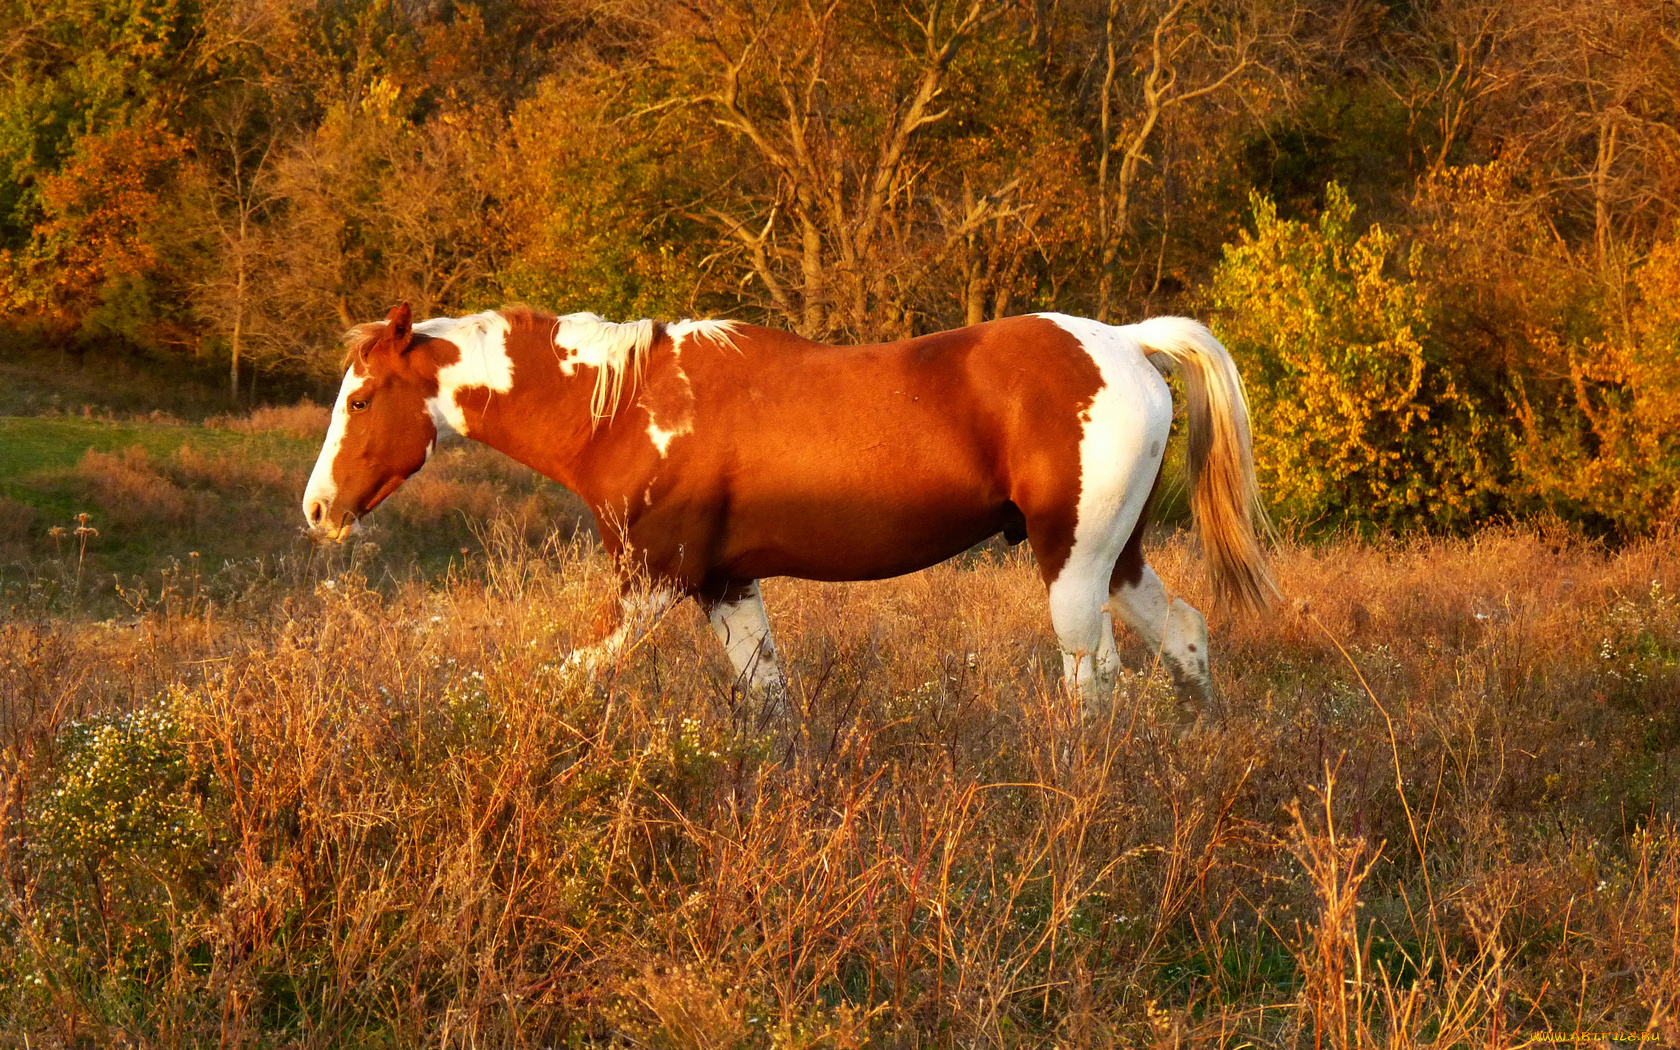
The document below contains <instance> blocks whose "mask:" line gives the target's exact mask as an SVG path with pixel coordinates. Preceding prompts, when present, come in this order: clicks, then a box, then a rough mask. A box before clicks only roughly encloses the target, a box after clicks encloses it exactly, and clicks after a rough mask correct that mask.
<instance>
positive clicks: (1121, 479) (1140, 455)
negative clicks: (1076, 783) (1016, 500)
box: [1038, 314, 1172, 698]
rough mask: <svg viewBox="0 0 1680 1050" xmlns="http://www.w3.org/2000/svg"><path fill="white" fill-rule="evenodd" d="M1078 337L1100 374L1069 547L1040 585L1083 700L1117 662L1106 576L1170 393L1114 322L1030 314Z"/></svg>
mask: <svg viewBox="0 0 1680 1050" xmlns="http://www.w3.org/2000/svg"><path fill="white" fill-rule="evenodd" d="M1038 316H1040V317H1043V318H1045V319H1046V320H1048V321H1051V322H1053V323H1054V324H1056V325H1057V326H1058V327H1059V328H1061V329H1063V330H1064V331H1066V332H1068V333H1069V334H1070V335H1072V336H1073V337H1074V338H1075V339H1077V340H1078V341H1079V344H1080V346H1081V347H1082V348H1083V349H1084V350H1085V352H1086V353H1087V354H1088V355H1090V358H1091V360H1092V362H1093V363H1095V364H1096V366H1097V370H1098V372H1099V374H1100V375H1101V377H1102V386H1101V387H1100V388H1099V389H1098V390H1097V392H1096V394H1095V395H1094V396H1093V397H1092V399H1091V403H1090V404H1089V405H1088V406H1087V407H1086V409H1085V411H1084V412H1083V413H1081V415H1080V417H1079V418H1080V424H1081V436H1080V440H1079V506H1078V510H1077V513H1076V517H1075V521H1074V534H1073V547H1072V549H1071V550H1069V551H1068V559H1067V562H1066V563H1065V564H1064V565H1063V566H1062V569H1061V572H1060V573H1059V574H1058V575H1057V577H1056V579H1055V580H1053V581H1051V584H1050V619H1051V622H1052V623H1053V624H1054V625H1055V628H1056V637H1057V639H1058V641H1060V643H1061V646H1062V654H1063V655H1062V669H1063V672H1064V674H1065V675H1066V678H1067V681H1068V683H1069V684H1070V685H1077V686H1078V688H1079V690H1080V692H1081V693H1083V694H1084V695H1086V696H1087V698H1090V697H1092V696H1094V695H1095V694H1096V693H1097V692H1098V691H1099V690H1100V688H1101V684H1102V682H1101V680H1102V679H1104V678H1107V677H1108V676H1110V675H1112V674H1113V673H1114V672H1115V671H1117V670H1118V669H1119V653H1118V652H1117V651H1116V649H1115V647H1114V632H1113V621H1112V619H1111V618H1110V615H1109V613H1108V612H1107V611H1106V610H1105V608H1104V606H1105V604H1106V603H1107V601H1108V583H1109V578H1110V576H1111V575H1112V574H1113V571H1114V563H1115V562H1116V561H1117V560H1118V559H1119V557H1120V551H1121V549H1122V548H1123V547H1125V545H1126V540H1127V539H1129V538H1130V537H1131V534H1132V529H1133V528H1134V527H1136V525H1137V521H1138V517H1139V516H1140V515H1141V514H1142V513H1143V506H1144V503H1145V502H1147V500H1148V499H1149V490H1150V488H1151V487H1152V486H1153V484H1154V481H1155V473H1154V471H1153V470H1150V469H1148V464H1150V463H1152V462H1153V460H1154V457H1153V456H1152V455H1150V454H1149V447H1150V443H1151V442H1154V441H1160V442H1165V441H1166V438H1167V432H1168V430H1169V428H1170V427H1171V426H1172V391H1171V390H1170V389H1169V388H1168V387H1167V384H1166V381H1165V380H1164V379H1162V378H1161V376H1160V374H1159V373H1158V372H1156V371H1155V369H1154V367H1153V366H1152V365H1151V364H1150V363H1149V359H1148V358H1147V357H1146V356H1145V355H1144V352H1143V347H1142V346H1141V345H1140V344H1139V343H1138V342H1137V340H1136V339H1135V338H1134V337H1132V336H1131V335H1129V334H1128V333H1127V332H1126V331H1125V329H1123V328H1114V327H1110V326H1109V325H1105V324H1101V323H1099V322H1097V321H1092V320H1088V319H1086V318H1082V317H1068V316H1066V315H1062V314H1039V315H1038Z"/></svg>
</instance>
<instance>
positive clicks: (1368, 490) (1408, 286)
mask: <svg viewBox="0 0 1680 1050" xmlns="http://www.w3.org/2000/svg"><path fill="white" fill-rule="evenodd" d="M1326 198H1327V200H1326V204H1325V208H1324V212H1323V214H1322V215H1320V216H1319V218H1318V221H1317V222H1316V223H1306V222H1294V221H1288V220H1282V219H1279V218H1278V214H1277V207H1276V205H1274V204H1273V203H1272V202H1271V201H1269V200H1267V199H1266V198H1264V197H1260V196H1258V195H1256V196H1254V197H1253V198H1252V201H1251V203H1252V207H1253V214H1254V226H1255V228H1254V231H1253V232H1252V233H1250V232H1248V231H1246V230H1245V231H1244V232H1243V234H1242V236H1241V240H1240V242H1239V243H1238V244H1236V245H1234V246H1228V247H1227V248H1226V250H1225V257H1224V260H1223V261H1222V262H1221V263H1220V265H1219V268H1218V270H1217V271H1216V272H1215V274H1214V277H1213V282H1212V292H1211V297H1212V304H1213V307H1214V309H1215V310H1216V311H1217V314H1218V318H1217V321H1216V324H1215V328H1216V330H1217V331H1218V332H1219V334H1220V337H1221V338H1222V339H1223V340H1224V341H1225V343H1226V344H1227V346H1229V347H1230V349H1231V351H1232V353H1233V354H1234V355H1235V357H1236V358H1237V362H1238V366H1239V367H1240V368H1241V369H1242V372H1243V379H1244V381H1245V382H1246V383H1247V384H1248V389H1249V395H1250V398H1251V400H1252V402H1253V406H1254V416H1255V423H1254V429H1255V454H1256V458H1257V461H1258V464H1257V465H1258V468H1259V471H1260V475H1261V489H1262V490H1263V491H1265V492H1268V493H1270V494H1271V495H1272V498H1273V499H1274V500H1275V501H1276V503H1277V504H1278V506H1279V509H1280V510H1281V511H1282V512H1283V513H1284V514H1285V515H1287V516H1291V517H1294V518H1296V519H1297V520H1300V521H1303V522H1313V523H1325V524H1336V523H1341V522H1353V523H1360V524H1389V525H1425V526H1435V527H1448V528H1454V527H1462V526H1464V525H1467V524H1469V523H1470V522H1472V521H1474V520H1475V519H1476V518H1478V517H1481V516H1484V515H1485V514H1486V513H1487V512H1488V511H1489V510H1490V509H1491V505H1492V504H1493V503H1494V502H1495V501H1496V498H1497V496H1498V493H1499V484H1500V483H1499V472H1498V471H1496V470H1494V469H1493V464H1492V463H1490V462H1489V460H1490V459H1491V458H1492V457H1491V450H1492V449H1493V447H1494V445H1495V442H1496V434H1495V432H1494V428H1493V427H1492V426H1491V425H1490V424H1489V422H1488V421H1487V419H1486V418H1485V417H1484V415H1483V413H1482V412H1481V411H1480V409H1479V407H1478V406H1477V405H1476V404H1475V403H1474V402H1473V401H1472V400H1471V399H1470V398H1469V397H1467V396H1466V395H1465V394H1464V393H1463V392H1462V391H1461V389H1460V387H1459V384H1458V382H1457V379H1456V373H1455V369H1454V367H1453V366H1452V364H1451V363H1450V362H1448V361H1446V360H1443V355H1442V354H1441V353H1440V351H1439V350H1438V349H1437V348H1436V347H1435V346H1434V344H1433V341H1432V335H1433V332H1432V320H1431V314H1432V304H1431V302H1430V300H1429V297H1428V295H1427V293H1426V292H1425V291H1424V289H1423V287H1422V285H1421V284H1420V283H1419V282H1418V281H1417V280H1416V279H1415V273H1414V271H1415V268H1416V264H1417V261H1418V254H1417V253H1416V252H1415V251H1414V252H1412V253H1409V254H1405V255H1403V254H1402V253H1401V252H1400V244H1399V238H1398V237H1397V236H1395V235H1393V234H1390V233H1388V232H1386V231H1384V230H1383V229H1382V227H1380V226H1373V227H1371V229H1370V230H1368V231H1367V232H1365V233H1364V234H1362V235H1356V234H1355V231H1354V228H1353V216H1354V206H1353V202H1352V201H1350V200H1349V199H1348V196H1347V194H1346V193H1345V192H1344V191H1343V190H1342V189H1341V187H1339V186H1337V185H1335V184H1334V183H1332V184H1330V186H1329V187H1328V188H1327V190H1326ZM1397 269H1398V270H1399V271H1400V272H1398V273H1396V272H1395V271H1396V270H1397Z"/></svg>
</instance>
